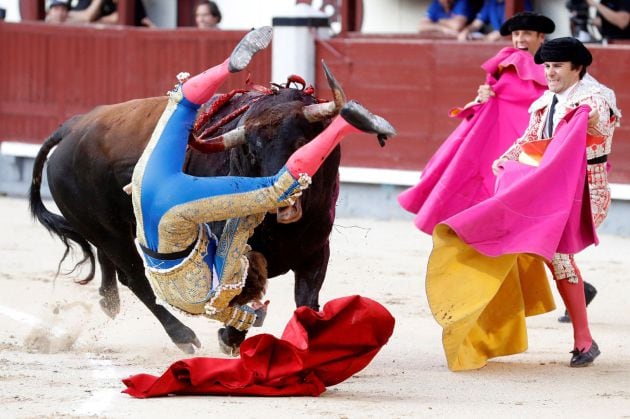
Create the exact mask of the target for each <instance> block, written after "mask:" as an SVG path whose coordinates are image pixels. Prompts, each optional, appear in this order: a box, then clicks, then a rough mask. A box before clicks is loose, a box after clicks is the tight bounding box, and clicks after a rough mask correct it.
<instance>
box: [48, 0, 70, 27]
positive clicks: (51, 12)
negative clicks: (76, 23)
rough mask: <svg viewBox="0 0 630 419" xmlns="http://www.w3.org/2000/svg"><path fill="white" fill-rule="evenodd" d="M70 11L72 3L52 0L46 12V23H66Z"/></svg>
mask: <svg viewBox="0 0 630 419" xmlns="http://www.w3.org/2000/svg"><path fill="white" fill-rule="evenodd" d="M69 13H70V4H69V3H68V1H64V0H52V1H51V2H50V5H49V6H48V11H47V12H46V18H45V21H46V23H58V24H61V23H65V22H66V21H67V20H68V14H69Z"/></svg>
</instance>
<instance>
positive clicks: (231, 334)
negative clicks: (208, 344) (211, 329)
mask: <svg viewBox="0 0 630 419" xmlns="http://www.w3.org/2000/svg"><path fill="white" fill-rule="evenodd" d="M246 333H247V332H240V331H238V330H236V329H235V328H233V327H231V326H227V327H222V328H221V329H219V330H218V332H217V335H218V338H219V349H221V352H223V353H224V354H226V355H229V356H234V357H236V356H239V354H240V348H241V343H243V341H244V340H245V335H246Z"/></svg>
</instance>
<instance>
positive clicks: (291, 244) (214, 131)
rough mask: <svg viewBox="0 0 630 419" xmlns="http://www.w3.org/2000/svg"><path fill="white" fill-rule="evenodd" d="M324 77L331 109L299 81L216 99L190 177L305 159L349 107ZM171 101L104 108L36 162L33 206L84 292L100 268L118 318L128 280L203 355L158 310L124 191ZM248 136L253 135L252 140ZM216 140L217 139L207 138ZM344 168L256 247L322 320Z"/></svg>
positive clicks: (259, 232) (226, 346) (258, 237)
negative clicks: (72, 262)
mask: <svg viewBox="0 0 630 419" xmlns="http://www.w3.org/2000/svg"><path fill="white" fill-rule="evenodd" d="M324 71H325V73H326V76H327V79H328V82H329V85H330V87H331V89H332V91H333V96H334V99H335V100H334V101H333V102H325V103H320V102H319V101H318V100H317V99H316V97H315V96H314V94H313V89H312V88H311V87H308V88H305V84H304V83H303V81H301V80H299V78H297V79H298V81H300V84H301V88H296V87H297V84H298V83H295V86H296V87H292V85H291V83H290V82H291V81H296V78H295V77H294V78H293V79H291V78H290V79H289V81H288V82H287V84H286V85H282V86H280V85H272V88H270V89H267V88H264V89H253V90H249V91H246V92H238V93H236V94H230V95H226V96H223V97H221V98H219V99H218V100H216V101H215V102H214V103H213V104H212V105H210V111H208V112H207V113H205V114H203V115H201V116H200V117H198V119H197V123H196V124H195V127H194V129H193V132H192V133H191V140H190V145H191V147H189V148H188V151H187V157H186V162H185V171H186V172H187V173H190V174H192V175H195V176H221V175H235V176H270V175H273V174H275V173H277V171H278V170H279V169H280V168H281V167H282V166H283V165H284V164H285V162H286V160H287V159H288V157H289V156H290V155H291V154H292V153H293V152H294V151H295V150H296V149H297V148H299V147H300V146H301V145H303V144H305V143H306V142H308V141H310V140H311V139H313V138H314V137H315V136H316V135H317V134H319V133H320V132H321V131H322V130H323V129H324V128H325V126H326V125H327V124H328V123H329V122H330V119H331V118H332V117H333V116H335V115H336V114H338V112H339V110H340V108H341V106H342V105H343V103H344V101H345V97H344V94H343V91H342V90H341V87H340V86H339V84H338V83H337V81H336V80H335V78H334V77H333V76H332V74H331V73H330V72H329V71H328V69H327V68H326V65H325V64H324ZM166 101H167V99H166V97H157V98H147V99H137V100H131V101H128V102H124V103H120V104H115V105H104V106H98V107H96V108H95V109H93V110H92V111H90V112H88V113H86V114H84V115H79V116H75V117H72V118H70V119H69V120H67V121H66V122H65V123H63V124H62V125H61V126H60V127H59V128H58V129H57V130H56V131H55V132H53V134H52V135H51V136H50V137H49V138H48V139H47V140H46V141H45V142H44V143H43V144H42V146H41V148H40V150H39V152H38V154H37V156H36V159H35V162H34V167H33V178H32V184H31V188H30V192H29V203H30V209H31V213H32V215H33V217H34V218H35V219H36V220H38V221H39V222H40V223H41V224H42V225H43V226H44V227H45V228H46V229H48V230H49V231H50V232H51V233H54V234H55V235H57V236H58V237H59V238H60V239H61V241H62V242H63V244H64V245H65V248H66V249H65V252H64V254H63V256H62V259H61V261H60V265H61V263H62V262H63V260H64V259H65V258H66V257H67V256H68V254H69V253H70V251H71V249H72V246H73V245H78V246H79V247H80V249H81V252H82V254H83V259H82V260H80V261H79V262H78V263H77V265H76V266H75V268H76V267H77V266H79V265H82V264H87V265H88V266H89V273H88V275H87V276H86V277H85V278H84V279H83V280H81V281H79V282H80V283H83V284H85V283H87V282H89V281H90V280H91V279H93V277H94V274H95V259H98V262H99V265H100V271H101V285H100V287H99V293H100V295H101V297H102V298H101V300H100V305H101V307H102V308H103V310H104V311H105V313H106V314H108V315H109V316H110V317H112V318H114V317H115V316H116V315H117V314H118V312H119V310H120V300H119V296H118V288H117V282H116V278H117V279H118V281H120V283H122V284H123V285H125V286H127V287H128V288H129V289H130V290H131V291H132V292H133V293H134V294H135V295H136V296H137V297H138V298H139V299H140V300H141V301H142V303H143V304H144V305H145V306H146V307H147V308H148V309H149V310H150V311H151V312H152V313H153V315H155V316H156V318H157V319H158V320H159V321H160V323H161V324H162V326H163V328H164V329H165V331H166V333H167V334H168V336H169V337H170V339H171V340H172V341H173V343H175V345H177V346H178V347H179V348H180V349H181V350H183V351H184V352H186V353H194V351H195V347H197V348H199V347H200V345H201V343H200V341H199V339H198V338H197V336H196V334H195V332H194V331H193V330H191V329H190V328H189V327H187V326H186V325H184V324H183V323H182V322H181V321H180V320H178V319H177V318H176V317H175V316H174V315H173V314H172V313H171V312H169V311H168V310H167V309H166V308H165V307H163V306H161V305H159V304H157V303H156V301H155V295H154V293H153V290H152V289H151V286H150V284H149V281H148V279H147V278H146V276H145V272H144V266H143V263H142V259H141V257H140V255H139V254H138V252H137V251H136V247H135V243H134V239H135V231H136V228H135V219H134V215H133V210H132V203H131V199H130V197H129V196H128V194H127V193H125V191H124V190H123V188H124V187H125V186H126V185H128V184H129V182H130V181H131V176H132V173H133V169H134V166H135V164H136V162H137V161H138V159H139V157H140V155H141V154H142V151H143V150H144V148H145V146H146V144H147V142H148V140H149V138H150V136H151V133H152V132H153V129H154V127H155V125H156V123H157V120H158V119H159V117H160V116H161V114H162V112H163V110H164V107H165V106H166ZM243 126H244V127H246V128H247V129H246V130H243V129H242V127H243ZM237 127H240V128H238V129H237ZM234 132H240V134H241V135H239V136H238V137H239V138H238V140H236V141H235V140H234V138H235V136H234V135H232V134H230V133H234ZM210 136H213V138H211V139H208V137H210ZM228 139H230V141H228ZM228 143H230V144H229V145H228ZM55 146H56V149H55V151H54V153H52V155H51V156H50V157H48V155H49V153H50V151H51V150H52V149H53V147H55ZM229 147H233V148H229ZM208 151H211V152H212V153H208ZM340 157H341V152H340V148H339V147H337V148H336V149H335V150H334V151H333V153H331V155H330V156H329V157H328V158H327V160H326V161H325V162H324V164H323V165H322V167H321V168H320V170H319V171H318V173H317V174H316V175H315V176H314V178H313V184H312V186H311V187H310V188H309V189H308V190H307V191H306V192H305V193H304V194H303V195H302V196H301V198H300V199H299V200H298V201H296V204H295V206H292V207H287V208H284V209H281V210H278V212H277V214H267V215H266V217H265V219H264V221H263V222H262V223H261V224H260V225H259V226H258V228H257V229H256V231H255V233H254V235H253V236H252V237H251V239H250V242H249V243H250V245H251V246H252V249H253V250H255V251H257V252H260V253H261V254H262V255H263V256H264V258H265V259H266V262H267V274H268V277H269V278H272V277H275V276H278V275H282V274H284V273H287V272H288V271H289V270H291V271H293V273H294V279H295V286H294V299H295V304H296V306H298V307H299V306H308V307H311V308H313V309H315V310H318V309H319V291H320V289H321V287H322V284H323V282H324V279H325V276H326V270H327V266H328V259H329V256H330V249H329V235H330V232H331V230H332V225H333V221H334V218H335V204H336V200H337V196H338V190H339V179H338V169H339V162H340ZM46 161H48V163H47V177H48V185H49V188H50V192H51V194H52V197H53V199H54V201H55V203H56V205H57V207H58V208H59V211H60V212H61V215H58V214H54V213H52V212H50V211H49V210H48V209H46V207H45V206H44V204H43V202H42V199H41V183H42V173H43V167H44V164H45V163H46ZM212 228H213V229H217V228H220V226H216V225H213V226H212ZM215 231H218V230H215ZM92 246H94V247H95V248H96V256H95V254H94V250H93V247H92ZM252 253H255V252H252ZM247 286H248V284H246V287H245V289H244V290H243V293H246V291H247ZM244 338H245V332H240V331H238V330H236V329H234V328H232V327H226V328H222V329H220V330H219V343H220V346H221V349H222V350H223V351H224V352H226V353H231V354H234V353H235V352H237V351H238V347H239V346H240V343H241V342H242V341H243V340H244Z"/></svg>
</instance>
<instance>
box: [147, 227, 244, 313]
mask: <svg viewBox="0 0 630 419" xmlns="http://www.w3.org/2000/svg"><path fill="white" fill-rule="evenodd" d="M208 234H209V233H208V231H207V227H206V226H200V228H199V238H198V240H197V244H196V245H195V248H194V249H193V250H192V252H191V253H190V255H188V256H187V257H186V258H185V259H184V260H183V261H182V262H181V263H180V264H179V265H177V266H174V267H172V268H168V269H159V268H155V267H149V266H146V264H145V270H146V273H147V278H148V279H149V283H150V284H151V288H153V291H154V292H155V295H156V297H157V299H158V301H159V300H162V301H165V302H167V303H168V304H170V305H172V306H173V307H175V308H178V309H180V310H183V311H185V312H187V313H191V314H204V313H205V308H204V305H205V303H206V301H208V299H209V298H210V295H211V293H212V271H211V268H210V267H209V266H208V265H207V264H206V262H205V260H204V257H205V256H206V254H207V251H208V242H209V240H210V239H209V236H208ZM246 272H247V271H246ZM243 282H244V281H243ZM239 292H240V289H239Z"/></svg>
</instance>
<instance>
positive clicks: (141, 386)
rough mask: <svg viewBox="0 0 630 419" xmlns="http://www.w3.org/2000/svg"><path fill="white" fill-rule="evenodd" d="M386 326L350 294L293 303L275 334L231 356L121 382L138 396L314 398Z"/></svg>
mask: <svg viewBox="0 0 630 419" xmlns="http://www.w3.org/2000/svg"><path fill="white" fill-rule="evenodd" d="M393 330H394V318H393V317H392V316H391V314H390V313H389V312H388V311H387V309H386V308H385V307H383V306H382V305H380V304H379V303H377V302H376V301H373V300H370V299H368V298H364V297H360V296H358V295H355V296H349V297H344V298H339V299H336V300H332V301H330V302H329V303H327V304H326V305H325V306H324V308H323V310H322V311H320V312H315V311H314V310H312V309H310V308H308V307H300V308H298V309H297V310H295V313H294V315H293V317H292V318H291V320H290V321H289V323H288V324H287V326H286V328H285V330H284V332H283V334H282V338H281V339H278V338H276V337H274V336H272V335H269V334H260V335H256V336H252V337H251V338H248V339H246V340H245V341H244V342H243V343H242V344H241V356H240V358H237V359H224V358H201V357H199V358H190V359H185V360H181V361H178V362H175V363H174V364H172V365H171V366H170V367H169V369H168V370H167V371H166V372H165V373H164V374H163V375H162V376H161V377H156V376H153V375H149V374H138V375H134V376H131V377H129V378H127V379H124V380H123V383H125V385H126V386H127V389H126V390H124V391H123V392H124V393H127V394H129V395H131V396H134V397H138V398H146V397H156V396H166V395H169V394H215V395H219V394H224V395H252V396H253V395H256V396H318V395H320V394H321V393H323V392H324V391H325V390H326V387H327V386H332V385H335V384H338V383H340V382H342V381H344V380H345V379H347V378H348V377H350V376H352V375H353V374H355V373H357V372H358V371H360V370H362V369H363V368H365V367H366V366H367V364H368V363H369V362H370V361H371V360H372V358H374V356H375V355H376V354H377V353H378V351H379V350H380V349H381V347H382V346H383V345H385V343H387V341H388V339H389V337H390V336H391V334H392V332H393Z"/></svg>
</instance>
